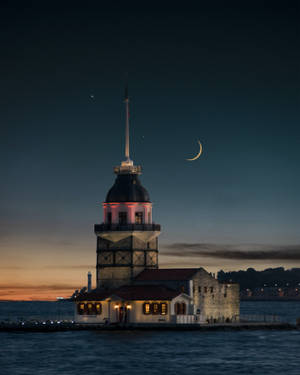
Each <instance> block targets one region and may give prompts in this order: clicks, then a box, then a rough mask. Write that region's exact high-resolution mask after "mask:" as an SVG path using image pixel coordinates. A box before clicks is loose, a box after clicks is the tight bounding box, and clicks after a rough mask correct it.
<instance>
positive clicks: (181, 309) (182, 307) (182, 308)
mask: <svg viewBox="0 0 300 375" xmlns="http://www.w3.org/2000/svg"><path fill="white" fill-rule="evenodd" d="M175 314H176V315H185V314H186V304H185V303H184V302H176V303H175Z"/></svg>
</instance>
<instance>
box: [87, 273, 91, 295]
mask: <svg viewBox="0 0 300 375" xmlns="http://www.w3.org/2000/svg"><path fill="white" fill-rule="evenodd" d="M87 279H88V285H87V291H88V292H90V291H91V290H92V273H91V271H89V272H88V274H87Z"/></svg>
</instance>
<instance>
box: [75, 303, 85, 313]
mask: <svg viewBox="0 0 300 375" xmlns="http://www.w3.org/2000/svg"><path fill="white" fill-rule="evenodd" d="M84 310H85V304H84V303H79V304H78V305H77V312H78V314H79V315H83V314H84Z"/></svg>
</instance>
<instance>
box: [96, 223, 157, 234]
mask: <svg viewBox="0 0 300 375" xmlns="http://www.w3.org/2000/svg"><path fill="white" fill-rule="evenodd" d="M135 230H136V231H148V230H149V231H160V225H159V224H95V233H97V232H107V231H135Z"/></svg>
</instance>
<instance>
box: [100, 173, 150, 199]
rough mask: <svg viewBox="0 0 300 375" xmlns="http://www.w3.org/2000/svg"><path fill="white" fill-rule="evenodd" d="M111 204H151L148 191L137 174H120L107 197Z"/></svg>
mask: <svg viewBox="0 0 300 375" xmlns="http://www.w3.org/2000/svg"><path fill="white" fill-rule="evenodd" d="M105 202H106V203H111V202H141V203H142V202H150V197H149V194H148V192H147V190H146V189H145V188H144V187H143V186H142V184H141V182H140V180H139V178H138V175H137V174H132V173H128V174H118V175H117V178H116V180H115V183H114V185H113V186H112V187H111V189H110V190H109V192H108V193H107V196H106V200H105Z"/></svg>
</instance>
